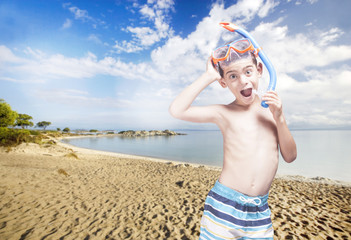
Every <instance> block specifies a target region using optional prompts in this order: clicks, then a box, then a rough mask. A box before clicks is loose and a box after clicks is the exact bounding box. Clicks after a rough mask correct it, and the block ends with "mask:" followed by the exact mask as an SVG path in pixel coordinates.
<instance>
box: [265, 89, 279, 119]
mask: <svg viewBox="0 0 351 240" xmlns="http://www.w3.org/2000/svg"><path fill="white" fill-rule="evenodd" d="M262 100H264V101H266V103H267V104H268V105H269V110H270V111H271V112H272V114H273V118H274V120H275V121H276V122H277V121H279V120H281V118H282V117H283V107H282V101H281V100H280V97H279V96H278V94H277V92H275V91H268V92H266V93H265V94H264V95H263V97H262Z"/></svg>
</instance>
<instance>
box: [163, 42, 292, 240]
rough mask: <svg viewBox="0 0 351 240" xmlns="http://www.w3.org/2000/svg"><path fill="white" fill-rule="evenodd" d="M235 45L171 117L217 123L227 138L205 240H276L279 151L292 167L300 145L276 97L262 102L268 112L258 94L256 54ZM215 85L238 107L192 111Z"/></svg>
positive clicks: (179, 100) (208, 207)
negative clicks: (274, 187)
mask: <svg viewBox="0 0 351 240" xmlns="http://www.w3.org/2000/svg"><path fill="white" fill-rule="evenodd" d="M237 42H238V43H239V44H240V41H237ZM235 44H236V43H234V44H232V45H227V46H231V47H227V48H226V49H224V51H227V52H226V57H225V59H224V58H223V59H220V60H219V62H218V63H216V68H217V70H218V71H216V70H215V68H214V66H213V62H212V60H213V57H212V59H211V58H210V59H209V60H208V62H207V69H206V72H205V73H204V74H203V75H202V76H200V77H199V78H198V79H197V80H196V81H195V82H194V83H192V84H191V85H190V86H188V87H187V88H186V89H185V90H184V91H183V92H182V93H180V95H179V96H178V97H177V98H176V99H175V100H174V101H173V103H172V104H171V106H170V108H169V111H170V113H171V115H172V116H173V117H175V118H179V119H182V120H186V121H191V122H199V123H215V124H216V125H217V126H218V127H219V129H220V130H221V132H222V135H223V151H224V152H223V153H224V154H223V156H224V158H223V168H222V172H221V174H220V176H219V179H218V180H217V181H216V183H215V185H214V187H213V188H212V189H211V191H210V192H209V194H208V196H207V198H206V201H205V207H204V213H203V217H202V219H201V232H200V239H273V228H272V222H271V218H270V215H271V212H270V210H269V207H268V203H267V199H268V192H269V189H270V186H271V184H272V181H273V178H274V176H275V174H276V171H277V168H278V159H279V152H278V145H279V148H280V151H281V154H282V156H283V158H284V160H285V161H286V162H289V163H290V162H292V161H294V160H295V159H296V156H297V151H296V144H295V141H294V139H293V137H292V135H291V133H290V131H289V129H288V127H287V124H286V122H285V118H284V115H283V111H282V103H281V100H280V98H279V97H278V95H277V93H276V92H274V91H268V92H267V93H266V94H265V95H264V96H263V97H262V100H264V101H266V103H267V104H268V105H269V110H268V109H267V108H263V107H262V106H261V105H260V102H261V100H260V99H259V98H258V96H256V94H254V92H255V90H257V87H258V80H259V78H260V77H261V75H262V71H263V66H262V63H257V60H256V57H255V55H254V54H253V52H252V51H249V50H248V51H245V52H242V51H237V50H236V49H237V48H236V47H235ZM239 47H240V46H239ZM218 49H220V50H223V49H221V48H218ZM218 49H216V50H215V51H217V50H218ZM214 53H215V52H214ZM215 81H218V82H219V83H220V85H221V86H222V87H223V88H229V90H230V91H231V92H232V93H233V94H234V96H235V101H234V102H232V103H230V104H228V105H219V104H218V105H210V106H201V107H198V106H191V104H192V102H193V101H194V100H195V98H196V97H197V96H198V95H199V94H200V92H201V91H202V90H203V89H205V88H206V87H207V86H208V85H210V84H211V83H213V82H215Z"/></svg>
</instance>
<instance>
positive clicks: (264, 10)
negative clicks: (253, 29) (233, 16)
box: [258, 0, 279, 18]
mask: <svg viewBox="0 0 351 240" xmlns="http://www.w3.org/2000/svg"><path fill="white" fill-rule="evenodd" d="M278 5H279V3H278V2H274V0H267V1H266V3H265V4H263V6H262V7H261V8H260V10H259V11H258V16H259V17H260V18H264V17H266V16H267V15H268V14H269V13H270V12H271V11H273V10H274V8H275V7H276V6H278Z"/></svg>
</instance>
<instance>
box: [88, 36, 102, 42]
mask: <svg viewBox="0 0 351 240" xmlns="http://www.w3.org/2000/svg"><path fill="white" fill-rule="evenodd" d="M88 40H89V41H92V42H95V43H96V44H102V41H101V39H100V38H99V37H98V36H97V35H96V34H90V35H89V37H88Z"/></svg>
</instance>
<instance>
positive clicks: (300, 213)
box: [0, 143, 351, 240]
mask: <svg viewBox="0 0 351 240" xmlns="http://www.w3.org/2000/svg"><path fill="white" fill-rule="evenodd" d="M219 173H220V169H216V168H208V167H205V166H196V165H189V164H182V163H177V162H171V161H162V160H155V159H150V158H144V157H136V156H127V155H122V154H115V153H105V152H99V151H94V150H87V149H82V148H77V147H73V146H69V145H65V144H62V143H58V144H57V145H56V144H55V145H50V144H43V145H37V144H22V145H20V146H18V147H16V148H12V149H7V148H0V176H1V181H0V239H4V240H5V239H198V235H199V230H200V219H201V216H202V211H203V205H204V201H205V198H206V195H207V193H208V191H209V190H210V189H211V187H212V186H213V184H214V183H215V181H216V179H217V178H218V176H219ZM269 204H270V207H271V210H272V220H273V226H274V229H275V239H351V185H350V184H345V183H344V184H341V183H338V182H334V181H328V180H323V179H318V180H311V179H306V178H302V177H280V178H276V179H275V181H274V183H273V185H272V188H271V191H270V199H269Z"/></svg>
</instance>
